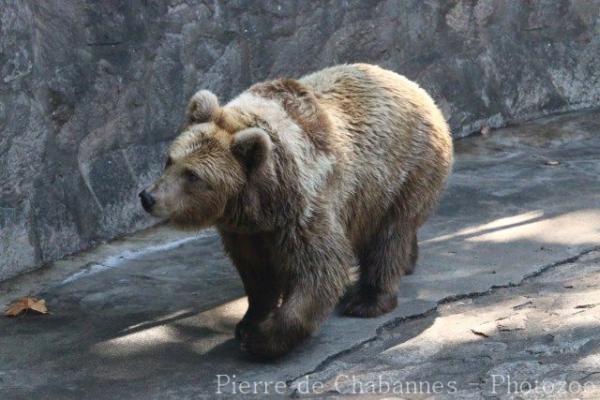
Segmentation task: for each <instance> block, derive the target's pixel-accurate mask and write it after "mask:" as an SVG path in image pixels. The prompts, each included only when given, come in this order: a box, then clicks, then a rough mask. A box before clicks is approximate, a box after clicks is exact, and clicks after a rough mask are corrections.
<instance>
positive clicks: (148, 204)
mask: <svg viewBox="0 0 600 400" xmlns="http://www.w3.org/2000/svg"><path fill="white" fill-rule="evenodd" d="M139 196H140V200H141V201H142V207H144V210H146V212H152V206H154V204H155V203H156V200H154V197H152V195H151V194H150V193H148V192H146V190H142V191H141V192H140V194H139Z"/></svg>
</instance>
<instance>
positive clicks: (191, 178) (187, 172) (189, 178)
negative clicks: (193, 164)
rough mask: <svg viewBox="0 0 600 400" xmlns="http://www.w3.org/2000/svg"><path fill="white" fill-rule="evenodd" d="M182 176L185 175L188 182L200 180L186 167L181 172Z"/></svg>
mask: <svg viewBox="0 0 600 400" xmlns="http://www.w3.org/2000/svg"><path fill="white" fill-rule="evenodd" d="M183 176H184V177H185V180H186V181H188V182H189V183H196V182H198V181H199V180H200V178H199V177H198V175H196V174H195V173H194V172H193V171H190V170H189V169H186V170H185V171H184V172H183Z"/></svg>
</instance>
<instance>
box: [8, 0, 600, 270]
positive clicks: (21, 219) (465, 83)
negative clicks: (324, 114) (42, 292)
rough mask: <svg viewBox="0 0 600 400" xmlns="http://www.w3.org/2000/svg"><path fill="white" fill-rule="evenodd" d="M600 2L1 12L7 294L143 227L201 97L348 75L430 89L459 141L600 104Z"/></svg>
mask: <svg viewBox="0 0 600 400" xmlns="http://www.w3.org/2000/svg"><path fill="white" fill-rule="evenodd" d="M599 10H600V1H597V0H593V1H592V0H589V1H588V0H571V1H568V0H547V1H535V0H529V1H525V0H523V1H511V0H479V1H477V0H463V1H458V0H454V1H422V0H406V1H319V2H313V1H304V2H296V1H289V0H284V1H279V2H275V1H250V0H236V1H219V0H214V1H209V0H206V1H200V0H169V1H163V0H132V1H102V2H100V1H74V0H73V1H66V0H45V1H34V0H3V2H2V6H0V74H1V75H0V280H2V279H6V278H8V277H11V276H14V275H16V274H18V273H20V272H23V271H26V270H29V269H32V268H35V267H38V266H40V265H43V264H44V263H46V262H49V261H52V260H55V259H57V258H60V257H62V256H64V255H65V254H69V253H73V252H77V251H80V250H82V249H84V248H87V247H90V246H92V245H93V244H94V243H97V242H98V241H101V240H105V239H108V238H112V237H115V236H117V235H119V234H123V233H126V232H130V231H133V230H136V229H140V228H142V227H145V226H148V225H149V224H151V223H152V222H153V221H150V220H149V219H148V218H146V217H145V216H144V215H143V213H142V211H141V210H140V207H139V206H138V203H137V198H136V194H137V192H138V190H139V189H140V188H141V187H142V186H144V185H145V184H146V183H148V182H149V181H151V180H152V178H153V177H154V176H156V175H157V174H158V173H159V171H160V170H161V169H162V165H163V163H164V149H165V146H166V144H167V143H168V141H169V140H170V139H172V138H173V137H174V136H175V135H176V134H177V128H178V126H179V124H180V123H181V120H182V113H183V109H184V106H185V103H186V100H187V99H188V98H189V96H190V95H191V94H192V93H193V92H194V91H196V90H197V89H198V88H208V89H211V90H213V91H214V92H215V93H217V94H218V95H219V96H220V97H221V99H222V100H223V101H226V100H227V99H229V98H231V97H232V96H234V95H235V94H236V93H237V92H239V91H240V90H242V89H243V88H245V87H247V86H248V85H250V84H251V83H253V82H256V81H259V80H263V79H267V78H271V77H278V76H283V75H285V76H300V75H302V74H304V73H306V72H309V71H313V70H316V69H319V68H322V67H325V66H328V65H333V64H337V63H343V62H354V61H363V62H372V63H378V64H380V65H382V66H385V67H388V68H391V69H393V70H395V71H397V72H400V73H402V74H405V75H406V76H408V77H409V78H411V79H414V80H416V81H418V82H419V83H420V84H421V85H422V86H424V87H425V88H426V89H428V90H429V91H430V93H431V94H432V95H433V97H434V98H435V99H436V100H437V102H438V103H439V104H440V106H441V108H442V109H443V111H444V113H445V115H446V116H447V117H448V119H449V121H450V124H451V126H452V128H453V132H454V134H455V135H456V136H464V135H466V134H469V133H471V132H473V131H476V130H478V129H479V128H480V127H481V126H482V125H484V124H487V125H490V126H492V127H495V126H500V125H503V124H506V123H508V122H512V121H518V120H522V119H526V118H532V117H536V116H540V115H543V114H547V113H552V112H557V111H564V110H571V109H579V108H585V107H591V106H597V105H598V104H600V99H599V94H600V84H599V83H600V82H599V77H600V68H599V65H600V11H599Z"/></svg>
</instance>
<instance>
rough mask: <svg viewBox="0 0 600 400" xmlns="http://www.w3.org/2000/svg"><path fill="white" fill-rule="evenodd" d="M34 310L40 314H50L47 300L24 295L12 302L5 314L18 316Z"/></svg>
mask: <svg viewBox="0 0 600 400" xmlns="http://www.w3.org/2000/svg"><path fill="white" fill-rule="evenodd" d="M28 311H34V312H36V313H39V314H48V308H46V300H43V299H36V298H35V297H23V298H21V299H19V300H17V301H15V302H14V303H12V304H11V305H10V306H8V308H7V309H6V311H4V315H6V316H7V317H16V316H17V315H20V314H22V313H25V312H28Z"/></svg>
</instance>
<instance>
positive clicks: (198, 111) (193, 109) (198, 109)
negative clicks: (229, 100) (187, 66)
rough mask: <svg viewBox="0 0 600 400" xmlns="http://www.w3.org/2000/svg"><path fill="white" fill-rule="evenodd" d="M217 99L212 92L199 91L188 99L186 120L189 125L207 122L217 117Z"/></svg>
mask: <svg viewBox="0 0 600 400" xmlns="http://www.w3.org/2000/svg"><path fill="white" fill-rule="evenodd" d="M219 109H220V107H219V99H217V96H215V95H214V93H213V92H211V91H208V90H200V91H199V92H196V94H195V95H193V96H192V98H191V99H190V103H189V104H188V107H187V120H188V123H190V124H200V123H203V122H208V121H211V120H213V119H215V118H216V117H217V113H218V111H219Z"/></svg>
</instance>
